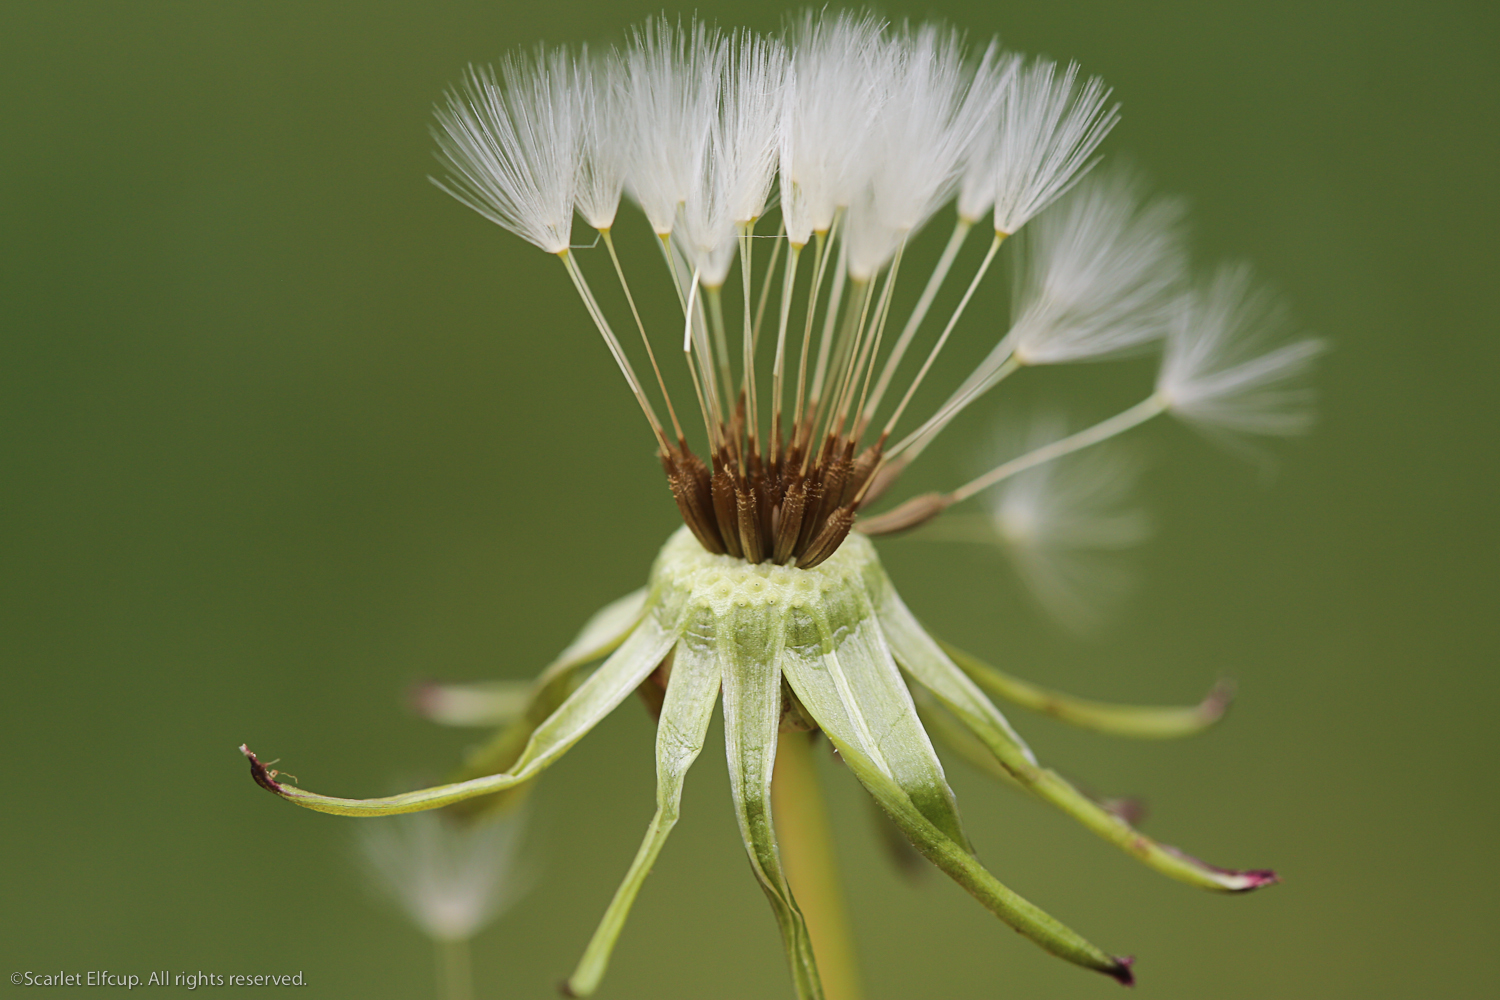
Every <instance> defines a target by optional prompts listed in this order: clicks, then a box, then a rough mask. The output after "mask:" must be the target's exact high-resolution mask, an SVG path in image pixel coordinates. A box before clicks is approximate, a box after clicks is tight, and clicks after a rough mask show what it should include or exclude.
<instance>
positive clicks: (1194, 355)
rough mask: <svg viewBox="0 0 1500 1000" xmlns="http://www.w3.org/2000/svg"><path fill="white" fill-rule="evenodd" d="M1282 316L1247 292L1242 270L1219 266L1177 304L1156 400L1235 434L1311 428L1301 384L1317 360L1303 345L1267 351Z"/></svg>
mask: <svg viewBox="0 0 1500 1000" xmlns="http://www.w3.org/2000/svg"><path fill="white" fill-rule="evenodd" d="M1285 325H1286V313H1285V309H1284V308H1283V307H1282V306H1281V304H1280V303H1279V302H1278V301H1277V300H1276V299H1275V298H1274V297H1273V296H1272V295H1270V294H1269V293H1267V292H1265V291H1263V290H1259V289H1256V288H1254V287H1253V281H1252V275H1251V272H1250V269H1249V268H1248V267H1247V266H1245V265H1226V266H1224V267H1221V268H1220V269H1219V270H1218V272H1217V273H1216V274H1215V275H1214V278H1213V280H1212V281H1211V282H1210V284H1209V286H1208V287H1207V288H1206V289H1203V290H1192V291H1189V292H1185V293H1184V294H1183V295H1182V296H1180V297H1179V298H1178V300H1177V304H1176V308H1175V311H1174V315H1173V317H1172V326H1171V331H1170V332H1169V334H1168V336H1167V347H1166V354H1165V356H1164V357H1163V359H1162V366H1161V372H1160V374H1159V376H1158V377H1157V383H1156V391H1157V394H1158V395H1159V396H1160V397H1161V398H1162V399H1163V400H1164V401H1165V403H1166V405H1167V406H1168V408H1169V409H1170V410H1171V411H1172V413H1174V414H1175V415H1177V416H1178V417H1180V418H1181V419H1183V420H1186V421H1188V422H1189V423H1193V424H1197V425H1199V426H1202V427H1204V428H1206V429H1213V430H1219V431H1229V432H1232V433H1240V434H1266V435H1279V436H1285V435H1291V434H1300V433H1302V432H1303V431H1305V430H1307V428H1308V427H1310V426H1311V424H1312V420H1313V413H1312V402H1313V399H1312V392H1311V389H1310V388H1309V387H1308V386H1307V385H1306V382H1305V378H1306V376H1307V375H1308V373H1309V372H1310V370H1311V366H1312V362H1313V360H1314V359H1315V358H1317V356H1318V355H1319V354H1321V353H1323V350H1324V344H1323V342H1322V341H1320V340H1317V339H1313V338H1307V339H1303V340H1297V341H1293V342H1291V343H1283V344H1281V346H1272V345H1274V343H1275V337H1276V334H1277V332H1278V330H1279V329H1280V328H1282V327H1284V326H1285Z"/></svg>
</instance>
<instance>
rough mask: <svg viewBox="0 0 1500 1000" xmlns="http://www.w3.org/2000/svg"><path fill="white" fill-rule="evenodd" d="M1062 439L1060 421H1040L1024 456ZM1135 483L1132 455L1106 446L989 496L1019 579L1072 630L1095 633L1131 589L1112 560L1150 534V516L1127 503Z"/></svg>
mask: <svg viewBox="0 0 1500 1000" xmlns="http://www.w3.org/2000/svg"><path fill="white" fill-rule="evenodd" d="M1063 433H1064V425H1063V422H1062V421H1061V420H1059V419H1044V420H1040V421H1038V422H1037V423H1036V424H1035V426H1034V427H1033V428H1032V429H1031V431H1030V432H1029V433H1028V434H1027V436H1026V438H1025V445H1026V448H1025V450H1029V449H1031V448H1039V447H1042V446H1043V445H1045V444H1047V443H1048V442H1050V441H1055V440H1058V439H1059V438H1061V437H1062V436H1063ZM1020 450H1022V449H1017V448H1015V447H1014V446H1012V448H1010V449H1007V452H1008V453H1010V454H1015V453H1018V452H1019V451H1020ZM1139 477H1140V464H1139V462H1137V461H1136V460H1135V459H1134V456H1132V455H1130V454H1129V453H1127V452H1125V451H1123V450H1121V449H1118V448H1115V449H1110V448H1105V449H1102V450H1096V451H1091V452H1086V453H1083V454H1079V455H1075V456H1071V457H1069V458H1066V459H1062V460H1059V461H1057V462H1051V463H1048V464H1045V465H1039V466H1037V467H1035V468H1033V469H1029V470H1027V471H1025V472H1023V473H1021V474H1020V475H1017V476H1015V477H1013V478H1011V479H1009V480H1007V481H1006V482H1005V483H1004V484H1003V485H1002V486H1001V487H1000V488H999V489H997V490H996V491H995V492H994V493H993V494H992V495H991V496H990V497H989V514H990V518H991V522H992V524H993V526H994V530H995V535H996V537H997V538H998V539H999V540H1000V543H1001V546H1002V548H1003V549H1004V550H1005V552H1006V554H1007V555H1008V556H1009V557H1010V559H1011V561H1012V563H1013V564H1014V565H1015V567H1016V571H1017V573H1018V574H1019V575H1020V576H1021V578H1022V580H1023V581H1024V582H1025V583H1026V585H1027V586H1028V587H1029V588H1030V590H1031V592H1032V593H1033V595H1034V596H1035V597H1036V599H1037V602H1038V603H1039V604H1040V605H1041V606H1042V607H1043V609H1044V610H1046V611H1047V612H1048V613H1049V614H1051V615H1052V616H1053V617H1054V618H1056V619H1057V620H1058V621H1060V622H1061V623H1062V624H1064V625H1067V626H1068V627H1070V628H1074V629H1077V630H1079V631H1085V632H1087V631H1091V630H1093V629H1095V628H1097V627H1098V626H1099V625H1100V624H1101V623H1102V622H1103V621H1104V620H1105V619H1106V618H1107V616H1108V614H1109V612H1110V611H1112V610H1113V608H1114V607H1115V606H1116V605H1117V604H1118V602H1119V600H1120V599H1121V598H1123V597H1124V596H1125V595H1126V594H1127V593H1128V592H1129V590H1130V589H1131V586H1132V583H1133V576H1132V574H1131V573H1130V572H1129V570H1128V569H1127V568H1126V567H1124V566H1122V565H1120V563H1119V562H1118V559H1117V558H1115V554H1116V553H1118V552H1120V551H1121V550H1123V549H1127V548H1130V547H1133V546H1136V545H1139V544H1140V543H1142V542H1144V541H1145V540H1146V539H1147V538H1148V537H1150V534H1151V522H1150V519H1149V517H1147V515H1146V513H1145V511H1143V510H1141V509H1140V508H1139V507H1136V506H1134V505H1133V502H1132V494H1133V492H1134V489H1135V485H1136V482H1137V481H1138V479H1139Z"/></svg>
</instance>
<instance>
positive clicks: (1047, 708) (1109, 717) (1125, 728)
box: [938, 640, 1233, 740]
mask: <svg viewBox="0 0 1500 1000" xmlns="http://www.w3.org/2000/svg"><path fill="white" fill-rule="evenodd" d="M938 643H939V645H941V646H942V648H943V650H944V651H945V652H946V653H947V654H948V656H949V657H950V658H951V659H952V660H953V662H954V663H956V664H958V666H959V668H960V669H962V670H963V672H964V673H966V674H968V675H969V676H970V677H971V678H973V680H974V683H976V684H978V685H979V686H980V687H981V688H983V689H984V690H986V691H988V692H989V693H990V694H993V695H998V696H999V697H1001V698H1004V699H1005V700H1006V701H1009V702H1012V703H1014V704H1017V705H1020V706H1021V707H1022V708H1029V709H1031V710H1032V711H1033V712H1041V713H1042V714H1043V715H1050V716H1053V717H1054V718H1057V719H1061V720H1062V721H1063V722H1067V723H1071V724H1072V725H1075V726H1079V727H1081V728H1083V729H1092V730H1095V731H1096V732H1101V733H1109V734H1110V735H1113V736H1133V737H1136V738H1137V739H1143V740H1171V739H1177V738H1179V737H1182V736H1192V735H1193V734H1195V733H1201V732H1202V731H1203V730H1205V729H1207V728H1208V727H1209V726H1212V725H1213V724H1214V723H1215V722H1218V721H1219V720H1220V719H1221V718H1223V717H1224V711H1225V709H1227V708H1228V707H1229V702H1230V699H1231V698H1232V696H1233V688H1232V687H1231V686H1230V685H1228V684H1223V683H1221V684H1218V685H1216V686H1215V687H1214V689H1213V690H1212V691H1210V692H1209V693H1208V695H1207V696H1206V697H1205V698H1204V699H1203V700H1202V701H1201V702H1199V703H1198V704H1196V705H1186V706H1175V705H1173V706H1168V705H1160V706H1158V705H1115V704H1110V703H1109V702H1103V701H1093V700H1091V699H1088V698H1075V697H1073V696H1072V695H1067V694H1063V693H1062V692H1060V691H1052V690H1049V689H1048V688H1044V687H1041V686H1040V685H1037V684H1032V683H1031V682H1030V681H1024V680H1021V679H1020V678H1019V677H1013V676H1011V675H1010V674H1007V673H1005V672H1003V671H1000V670H996V669H995V668H994V667H992V666H990V665H989V664H987V663H985V662H983V661H981V660H979V659H977V658H975V657H974V656H972V655H970V654H969V653H965V652H964V651H963V650H961V649H957V648H955V647H954V646H952V645H950V644H948V643H946V642H943V641H942V640H938Z"/></svg>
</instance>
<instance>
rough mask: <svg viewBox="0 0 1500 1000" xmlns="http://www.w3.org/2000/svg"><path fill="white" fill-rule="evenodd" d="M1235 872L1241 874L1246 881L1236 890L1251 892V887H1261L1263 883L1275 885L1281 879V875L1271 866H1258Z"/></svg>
mask: <svg viewBox="0 0 1500 1000" xmlns="http://www.w3.org/2000/svg"><path fill="white" fill-rule="evenodd" d="M1235 874H1237V875H1239V877H1240V878H1241V879H1243V880H1244V883H1245V884H1244V885H1243V886H1241V887H1239V888H1238V889H1235V890H1234V891H1235V892H1249V891H1250V890H1251V889H1259V888H1260V887H1261V886H1263V885H1275V884H1276V883H1277V882H1280V881H1281V876H1280V875H1277V874H1276V873H1275V872H1273V871H1272V870H1271V869H1269V868H1256V869H1253V870H1251V871H1247V872H1236V873H1235Z"/></svg>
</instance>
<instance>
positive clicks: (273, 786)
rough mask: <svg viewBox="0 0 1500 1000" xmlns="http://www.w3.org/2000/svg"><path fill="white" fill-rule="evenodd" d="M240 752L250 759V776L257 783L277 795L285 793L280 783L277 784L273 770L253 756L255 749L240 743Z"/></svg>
mask: <svg viewBox="0 0 1500 1000" xmlns="http://www.w3.org/2000/svg"><path fill="white" fill-rule="evenodd" d="M240 753H242V754H244V755H245V758H246V759H247V760H249V761H250V777H252V778H254V779H255V783H256V784H257V785H259V786H260V787H262V788H264V789H265V790H266V791H268V792H274V793H276V794H277V795H285V794H286V792H285V791H284V790H283V789H282V787H281V785H279V784H277V782H276V778H275V772H274V771H268V770H267V769H266V765H264V764H262V763H261V762H260V758H259V757H256V756H255V751H253V750H251V749H250V747H249V746H248V745H246V744H244V743H241V744H240ZM273 763H274V761H273Z"/></svg>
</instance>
